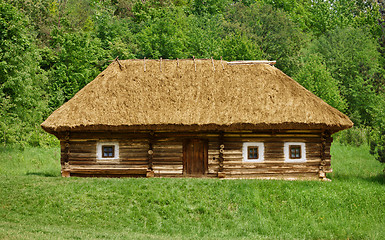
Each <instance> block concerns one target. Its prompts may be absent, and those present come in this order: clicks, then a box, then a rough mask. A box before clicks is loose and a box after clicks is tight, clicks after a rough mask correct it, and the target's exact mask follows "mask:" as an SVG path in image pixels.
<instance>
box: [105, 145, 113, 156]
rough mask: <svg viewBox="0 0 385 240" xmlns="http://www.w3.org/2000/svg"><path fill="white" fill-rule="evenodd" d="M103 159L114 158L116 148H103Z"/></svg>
mask: <svg viewBox="0 0 385 240" xmlns="http://www.w3.org/2000/svg"><path fill="white" fill-rule="evenodd" d="M102 150H103V157H114V147H113V146H103V147H102Z"/></svg>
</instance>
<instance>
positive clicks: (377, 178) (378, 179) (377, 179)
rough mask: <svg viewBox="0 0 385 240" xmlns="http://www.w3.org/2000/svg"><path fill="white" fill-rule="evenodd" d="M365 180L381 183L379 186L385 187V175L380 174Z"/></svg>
mask: <svg viewBox="0 0 385 240" xmlns="http://www.w3.org/2000/svg"><path fill="white" fill-rule="evenodd" d="M363 179H364V180H366V181H368V182H373V183H379V184H384V185H385V173H380V174H378V175H377V176H370V177H366V178H363Z"/></svg>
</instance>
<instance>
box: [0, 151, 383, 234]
mask: <svg viewBox="0 0 385 240" xmlns="http://www.w3.org/2000/svg"><path fill="white" fill-rule="evenodd" d="M2 150H4V151H2V153H0V157H1V158H2V159H0V160H1V163H0V173H1V174H2V175H1V176H0V191H1V192H0V238H5V239H8V238H9V239H36V238H39V239H52V238H55V239H56V238H58V239H76V238H78V239H111V238H112V239H127V238H134V239H170V238H171V239H246V238H247V239H250V238H251V239H277V238H278V239H347V238H349V239H384V238H385V228H384V226H385V180H384V177H383V176H382V175H381V173H382V166H381V165H380V164H379V163H378V162H377V161H375V160H374V159H373V157H372V156H370V155H369V153H368V148H367V147H365V146H363V147H359V148H355V147H345V146H341V145H338V144H334V145H333V148H332V152H333V169H334V172H333V173H332V174H330V175H329V177H330V178H332V179H333V181H332V182H317V181H276V180H270V181H269V180H220V179H166V178H152V179H145V178H141V179H132V178H122V179H106V178H61V177H47V176H58V175H59V173H56V172H55V171H60V167H59V168H57V170H54V169H55V168H54V166H55V167H57V166H56V165H59V160H58V156H54V155H55V154H57V152H58V151H57V150H55V149H53V150H52V149H48V151H47V150H46V149H36V148H34V149H26V150H24V151H23V152H22V153H18V152H17V151H13V150H11V149H4V148H3V149H2ZM29 152H30V153H36V154H37V155H38V153H39V152H40V153H45V152H48V153H49V155H50V157H49V156H46V160H45V161H47V165H45V163H43V165H41V164H40V163H39V161H38V160H36V159H35V162H36V163H31V164H29V165H28V166H29V168H30V169H29V170H28V169H25V168H23V167H21V168H22V169H23V170H22V171H18V170H15V169H14V170H12V171H11V172H12V174H8V175H7V174H4V171H5V169H6V167H7V166H8V165H9V166H17V164H16V162H17V161H18V158H17V157H15V155H17V156H24V155H23V154H26V153H27V154H28V153H29ZM7 153H8V155H7ZM18 154H19V155H18ZM20 154H21V155H20ZM42 155H44V154H42ZM4 156H5V157H4ZM7 156H11V157H12V161H15V162H13V163H12V164H11V163H10V162H11V160H10V159H9V157H7ZM26 157H27V156H25V157H24V159H23V160H20V161H21V162H23V163H25V162H28V160H26ZM33 157H34V156H31V159H32V158H33ZM41 161H44V160H41ZM51 162H53V163H54V164H52V165H51ZM48 166H51V167H48ZM4 168H5V169H4Z"/></svg>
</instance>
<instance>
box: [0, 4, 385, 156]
mask: <svg viewBox="0 0 385 240" xmlns="http://www.w3.org/2000/svg"><path fill="white" fill-rule="evenodd" d="M117 56H119V58H120V59H129V58H144V57H146V58H160V57H162V58H169V59H175V58H192V57H193V56H195V57H196V58H210V57H213V58H215V59H220V57H223V59H225V60H244V59H267V60H276V61H277V64H276V66H277V67H278V68H279V69H281V70H282V71H284V72H285V73H287V74H288V75H289V76H292V77H293V78H294V79H295V80H297V81H298V82H299V83H301V84H302V85H303V86H304V87H306V88H307V89H309V90H310V91H312V92H313V93H315V94H316V95H318V96H319V97H321V98H322V99H323V100H325V101H326V102H327V103H329V104H330V105H332V106H333V107H335V108H337V109H339V110H340V111H342V112H344V113H345V114H347V115H348V116H349V117H350V118H351V119H352V121H353V122H354V124H355V126H356V127H355V128H357V129H365V130H366V131H365V132H367V133H368V135H369V137H368V139H370V143H371V149H372V150H371V152H372V153H373V154H375V155H376V157H377V159H378V160H380V161H384V162H385V1H381V0H378V1H375V0H298V1H296V0H245V1H237V0H147V1H146V0H1V1H0V107H1V108H0V141H1V143H3V144H5V145H7V144H22V145H34V146H38V145H47V144H55V143H56V141H55V139H54V138H53V137H52V136H50V135H48V134H45V133H44V132H43V131H42V130H41V128H40V126H39V125H40V124H41V122H42V121H43V120H44V119H45V118H46V117H48V116H49V114H50V113H52V111H54V110H55V109H57V108H58V107H59V106H61V105H62V104H63V103H64V102H66V101H68V100H69V99H70V98H71V97H72V96H73V95H74V94H75V93H76V92H77V91H79V90H80V89H81V88H82V87H83V86H85V85H86V84H87V83H89V82H90V81H91V80H93V79H94V78H95V77H96V76H97V74H98V73H100V72H101V71H102V70H104V69H105V68H106V67H107V66H108V65H109V64H110V62H111V60H113V59H114V58H115V57H117ZM348 134H349V132H348ZM350 134H352V133H350ZM353 135H354V134H353ZM353 138H354V136H351V137H350V139H353ZM347 139H348V140H347V141H351V140H349V137H348V138H347Z"/></svg>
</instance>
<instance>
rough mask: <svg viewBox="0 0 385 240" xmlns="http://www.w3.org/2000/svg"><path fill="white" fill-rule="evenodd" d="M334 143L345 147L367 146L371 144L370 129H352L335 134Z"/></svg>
mask: <svg viewBox="0 0 385 240" xmlns="http://www.w3.org/2000/svg"><path fill="white" fill-rule="evenodd" d="M333 138H334V141H335V142H338V143H340V144H343V145H345V146H354V147H359V146H363V145H364V146H369V144H370V142H371V138H372V137H371V129H370V128H369V127H366V128H363V127H361V128H360V127H352V128H350V129H347V130H344V131H341V132H338V133H335V134H334V135H333Z"/></svg>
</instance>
